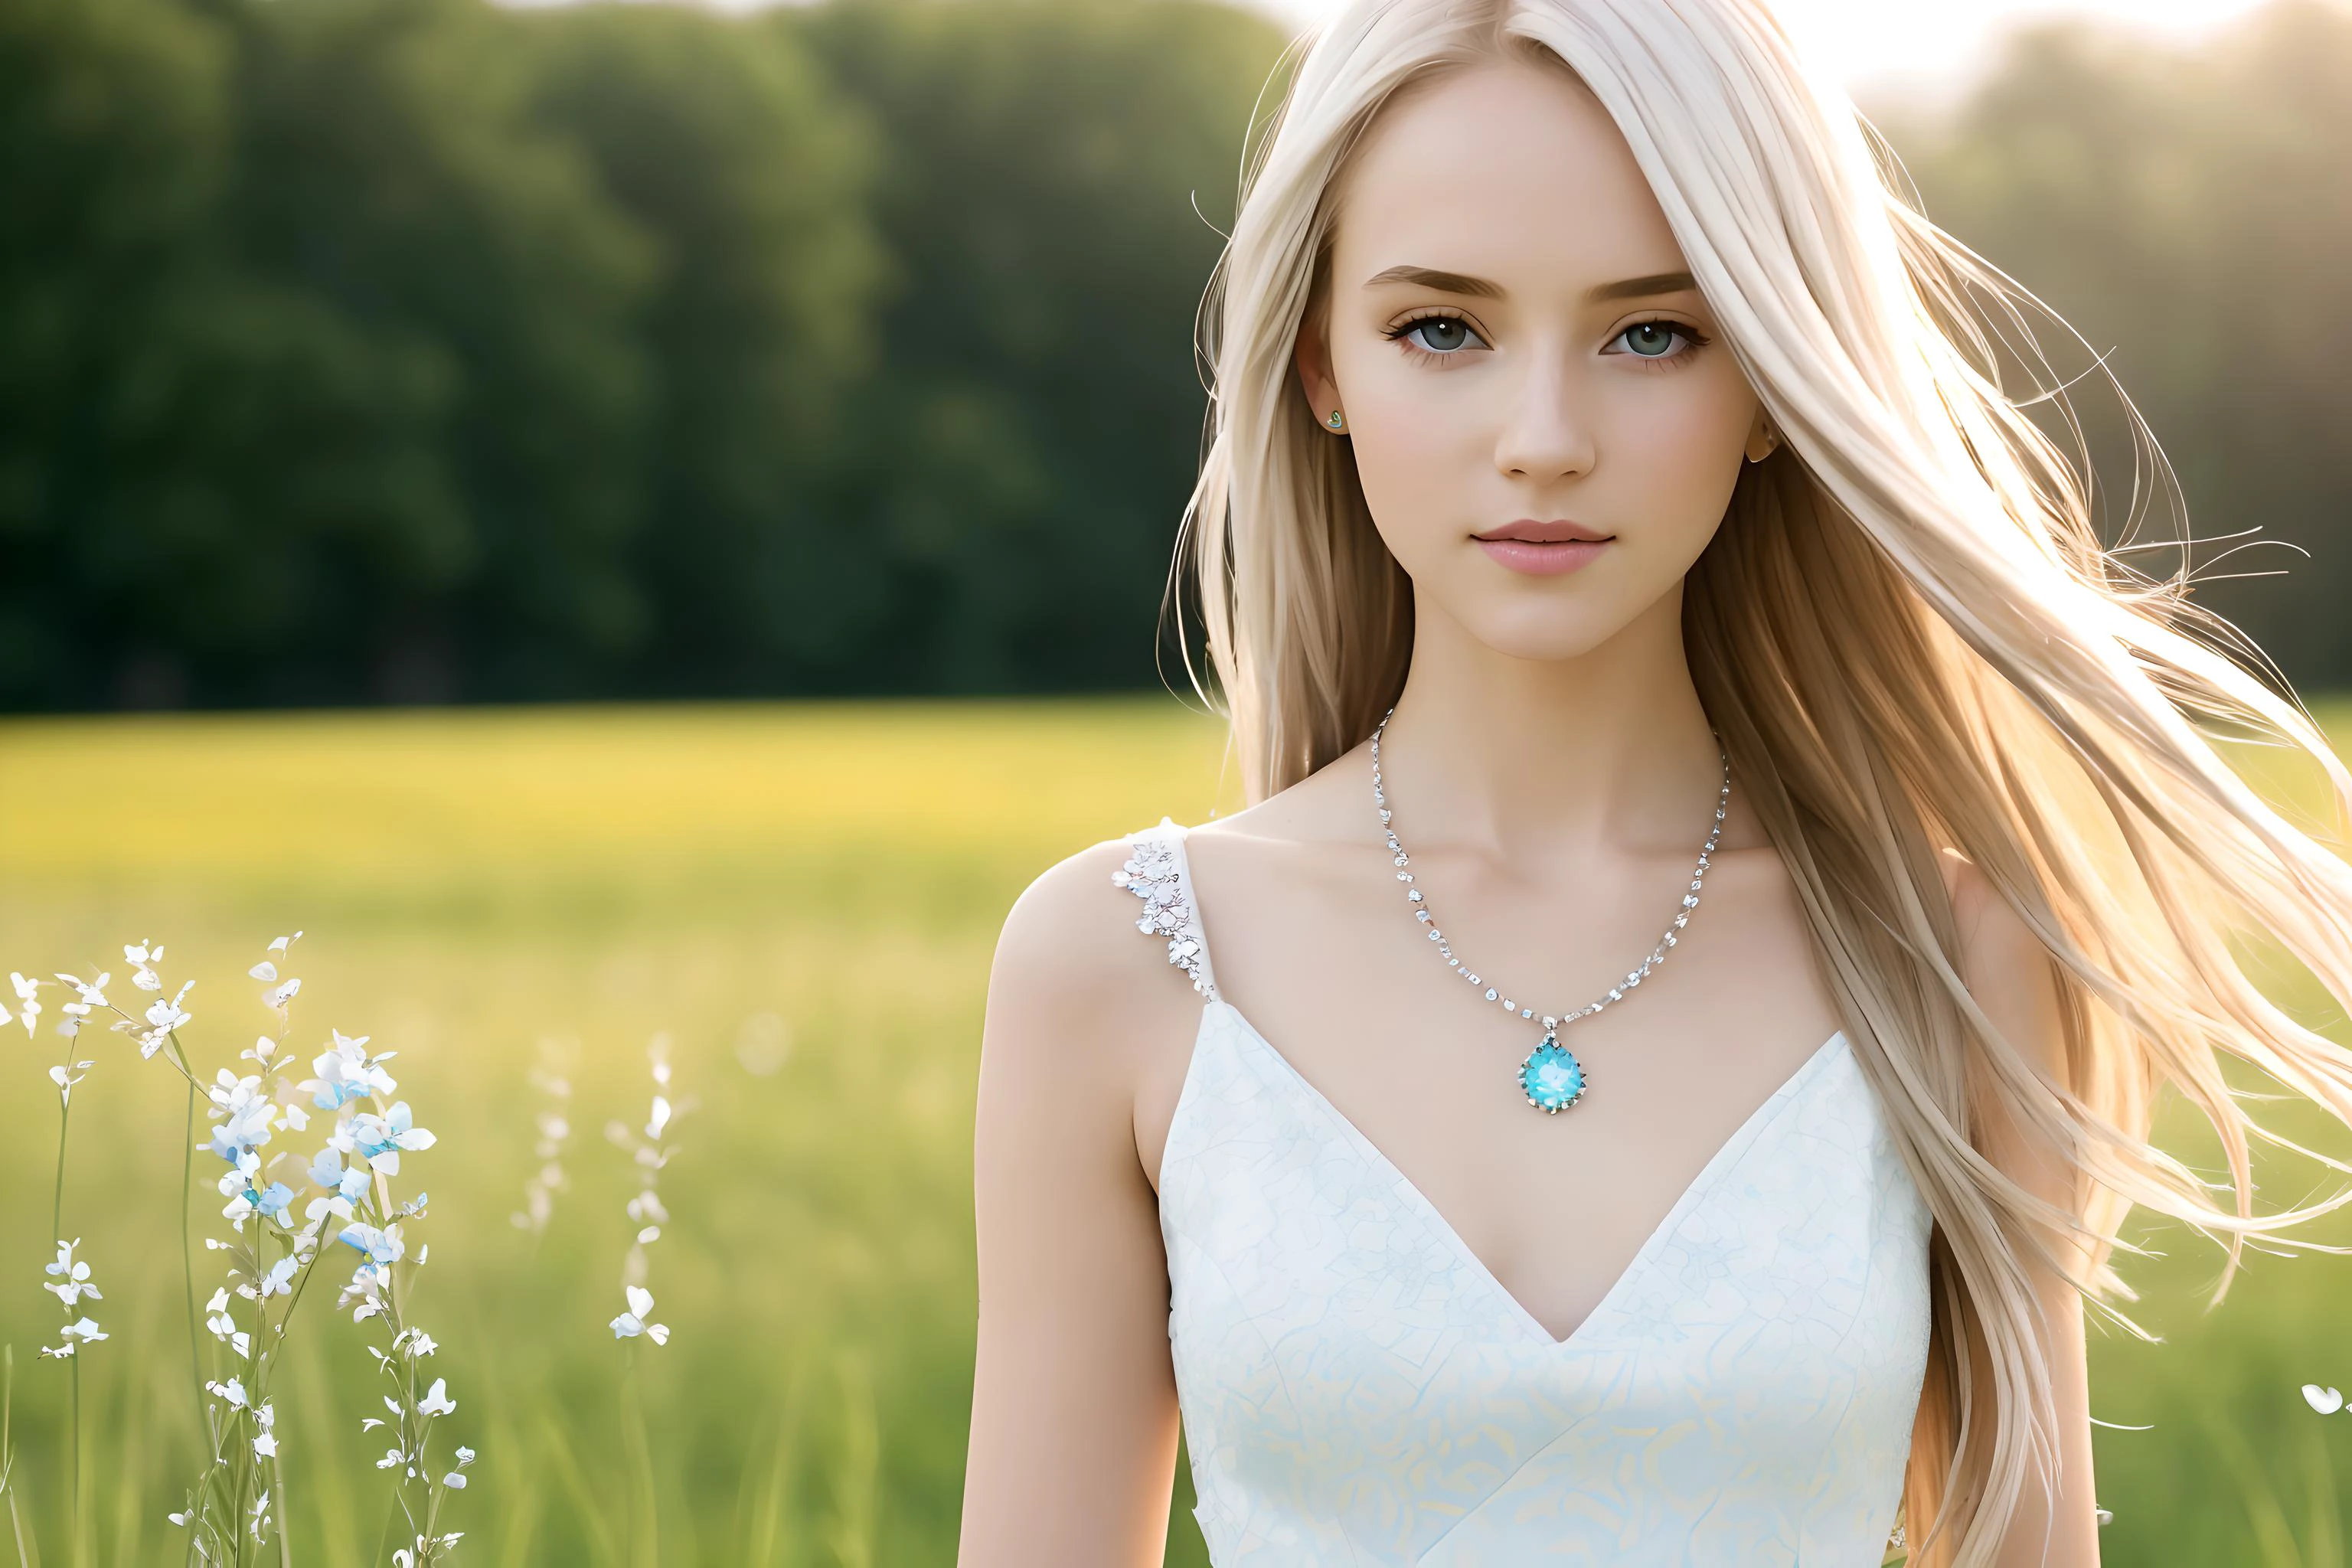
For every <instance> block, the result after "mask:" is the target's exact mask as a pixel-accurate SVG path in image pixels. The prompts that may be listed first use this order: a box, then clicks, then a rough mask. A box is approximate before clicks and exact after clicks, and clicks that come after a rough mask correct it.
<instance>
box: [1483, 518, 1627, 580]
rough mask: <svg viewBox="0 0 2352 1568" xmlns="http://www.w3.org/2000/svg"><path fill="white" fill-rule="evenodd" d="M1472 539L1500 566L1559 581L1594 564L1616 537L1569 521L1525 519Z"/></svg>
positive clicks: (1490, 530)
mask: <svg viewBox="0 0 2352 1568" xmlns="http://www.w3.org/2000/svg"><path fill="white" fill-rule="evenodd" d="M1471 538H1472V539H1474V540H1475V541H1476V542H1477V544H1478V548H1479V549H1481V550H1483V551H1485V552H1486V555H1487V558H1488V559H1489V560H1491V561H1493V562H1494V563H1496V565H1498V566H1502V567H1504V568H1506V569H1507V570H1509V571H1513V572H1517V573H1519V574H1523V575H1525V576H1529V577H1556V576H1558V575H1559V574H1561V573H1563V572H1573V571H1575V570H1577V569H1578V568H1579V567H1581V566H1588V565H1590V564H1591V563H1593V562H1594V561H1595V560H1597V559H1599V558H1600V556H1601V552H1602V551H1604V550H1606V549H1608V548H1609V545H1610V543H1611V542H1612V541H1613V540H1614V539H1615V538H1616V535H1615V534H1612V533H1604V532H1602V531H1601V530H1600V529H1597V528H1590V527H1587V526H1586V525H1585V524H1583V523H1580V522H1574V521H1569V520H1567V519H1559V520H1557V521H1549V522H1546V521H1539V520H1538V519H1535V518H1531V517H1523V518H1519V519H1517V521H1512V522H1507V523H1505V524H1503V526H1502V527H1500V528H1490V529H1488V530H1486V531H1485V532H1483V533H1475V534H1472V535H1471Z"/></svg>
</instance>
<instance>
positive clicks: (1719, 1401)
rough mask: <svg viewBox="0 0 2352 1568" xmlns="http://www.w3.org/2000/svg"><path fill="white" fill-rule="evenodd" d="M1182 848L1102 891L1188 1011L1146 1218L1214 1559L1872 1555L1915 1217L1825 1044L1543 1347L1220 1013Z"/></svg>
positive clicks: (1920, 1266) (1756, 1561) (1497, 1287)
mask: <svg viewBox="0 0 2352 1568" xmlns="http://www.w3.org/2000/svg"><path fill="white" fill-rule="evenodd" d="M1183 831H1184V830H1183V829H1182V828H1181V827H1178V826H1174V825H1173V824H1171V823H1166V822H1163V823H1162V824H1161V825H1160V826H1159V827H1157V828H1153V829H1150V830H1148V831H1146V832H1144V833H1140V834H1137V835H1135V836H1134V838H1133V839H1132V841H1131V842H1132V845H1133V850H1134V853H1133V857H1132V858H1130V859H1129V862H1128V866H1127V869H1126V871H1125V873H1124V874H1123V877H1122V881H1123V884H1124V885H1126V886H1128V887H1129V889H1131V890H1132V891H1133V892H1135V894H1136V895H1137V896H1138V897H1139V898H1140V899H1142V900H1144V910H1143V912H1142V917H1141V919H1140V920H1139V921H1138V922H1137V923H1138V925H1139V927H1140V928H1141V929H1143V930H1144V931H1147V932H1149V933H1150V934H1153V935H1156V936H1160V937H1164V938H1165V939H1167V942H1168V952H1169V960H1170V962H1171V963H1176V964H1178V965H1179V966H1180V967H1181V968H1183V969H1184V970H1185V972H1186V973H1189V974H1190V975H1191V976H1192V982H1193V984H1194V987H1195V988H1196V989H1197V990H1199V991H1200V992H1201V994H1202V997H1203V998H1204V999H1205V1005H1204V1006H1203V1008H1202V1015H1201V1028H1200V1034H1199V1036H1198V1037H1197V1039H1196V1040H1195V1042H1194V1045H1193V1050H1192V1064H1191V1068H1190V1070H1189V1071H1188V1073H1187V1074H1186V1076H1185V1079H1184V1088H1183V1091H1182V1094H1181V1098H1180V1099H1179V1100H1178V1102H1177V1106H1176V1112H1175V1118H1174V1121H1172V1122H1171V1125H1170V1127H1169V1131H1168V1144H1167V1152H1166V1155H1165V1157H1164V1158H1163V1160H1162V1162H1161V1164H1160V1233H1161V1236H1162V1237H1163V1238H1164V1240H1165V1242H1166V1244H1167V1248H1168V1277H1169V1285H1170V1292H1169V1312H1168V1333H1169V1339H1170V1341H1171V1345H1172V1349H1173V1353H1174V1359H1175V1370H1176V1384H1177V1391H1178V1395H1179V1398H1180V1400H1181V1405H1182V1409H1183V1421H1184V1436H1185V1440H1186V1443H1187V1446H1188V1447H1190V1449H1191V1452H1192V1479H1193V1484H1194V1487H1195V1489H1196V1490H1197V1491H1198V1493H1199V1496H1200V1504H1199V1506H1198V1507H1197V1508H1196V1509H1195V1510H1193V1514H1194V1517H1195V1518H1196V1519H1198V1520H1199V1521H1200V1525H1201V1530H1202V1534H1203V1535H1205V1536H1206V1537H1207V1540H1208V1546H1209V1556H1210V1560H1211V1561H1212V1562H1213V1563H1215V1564H1216V1565H1217V1568H1244V1565H1245V1564H1246V1565H1251V1568H1264V1565H1272V1564H1283V1565H1286V1568H1288V1565H1296V1564H1310V1563H1311V1564H1322V1563H1331V1564H1371V1563H1383V1564H1386V1563H1400V1564H1403V1563H1410V1564H1418V1565H1420V1568H1470V1565H1472V1564H1478V1565H1482V1568H1483V1565H1488V1564H1518V1563H1531V1562H1535V1561H1538V1560H1541V1561H1547V1562H1563V1563H1605V1564H1609V1565H1611V1568H1669V1565H1674V1568H1763V1565H1767V1564H1802V1565H1804V1568H1878V1564H1879V1563H1880V1561H1881V1559H1882V1558H1883V1556H1884V1555H1885V1545H1886V1542H1887V1536H1888V1532H1889V1531H1890V1530H1891V1529H1892V1528H1893V1526H1894V1523H1895V1510H1896V1505H1897V1501H1898V1499H1899V1496H1900V1493H1901V1490H1902V1472H1903V1466H1904V1462H1905V1459H1906V1456H1907V1455H1908V1453H1909V1450H1910V1439H1911V1425H1912V1419H1913V1416H1914V1415H1915V1414H1916V1410H1917V1405H1918V1398H1919V1389H1920V1382H1921V1378H1922V1375H1923V1373H1924V1372H1925V1369H1926V1364H1927V1331H1928V1294H1927V1233H1928V1215H1927V1208H1926V1205H1925V1204H1924V1203H1923V1202H1922V1201H1921V1199H1920V1197H1919V1194H1918V1192H1917V1189H1916V1187H1915V1186H1914V1185H1913V1184H1912V1182H1911V1179H1910V1176H1909V1173H1908V1172H1907V1171H1906V1169H1905V1167H1904V1164H1903V1163H1902V1160H1901V1158H1900V1157H1899V1156H1898V1154H1897V1153H1896V1152H1895V1147H1894V1145H1893V1143H1892V1142H1891V1141H1890V1139H1889V1138H1888V1135H1887V1132H1886V1129H1885V1124H1884V1122H1883V1121H1882V1119H1881V1117H1880V1114H1879V1110H1878V1104H1877V1099H1876V1097H1875V1095H1874V1093H1873V1092H1872V1090H1871V1089H1870V1087H1869V1085H1868V1083H1867V1082H1866V1081H1865V1080H1864V1078H1863V1076H1862V1072H1861V1068H1860V1067H1859V1066H1858V1065H1857V1064H1856V1062H1855V1061H1854V1058H1853V1053H1852V1051H1851V1050H1850V1049H1849V1047H1848V1046H1847V1043H1846V1040H1845V1037H1844V1036H1843V1034H1839V1035H1833V1036H1832V1037H1830V1039H1829V1040H1827V1041H1826V1042H1824V1043H1823V1044H1822V1047H1821V1048H1820V1049H1819V1050H1818V1051H1816V1052H1815V1053H1814V1054H1813V1056H1812V1057H1811V1059H1809V1060H1808V1061H1807V1062H1806V1063H1805V1064H1804V1066H1802V1067H1801V1068H1798V1069H1797V1071H1796V1073H1795V1074H1794V1076H1792V1077H1791V1078H1790V1079H1789V1080H1788V1082H1787V1083H1785V1084H1783V1085H1782V1086H1781V1088H1780V1090H1779V1091H1778V1092H1776V1093H1775V1094H1774V1095H1773V1096H1772V1097H1771V1098H1770V1099H1769V1100H1767V1101H1765V1103H1764V1104H1763V1105H1762V1106H1761V1107H1759V1109H1758V1110H1756V1112H1755V1113H1754V1114H1753V1115H1751V1116H1750V1117H1749V1118H1748V1121H1746V1123H1744V1124H1743V1125H1742V1126H1741V1127H1740V1128H1739V1130H1738V1131H1737V1132H1734V1133H1733V1134H1732V1135H1731V1138H1730V1140H1729V1141H1728V1142H1726V1143H1725V1144H1724V1145H1723V1147H1722V1148H1721V1149H1720V1150H1718V1151H1717V1152H1716V1154H1715V1156H1714V1157H1713V1158H1712V1159H1711V1160H1710V1161H1709V1162H1708V1163H1707V1164H1706V1169H1704V1170H1703V1171H1701V1172H1700V1173H1699V1175H1698V1177H1697V1179H1696V1181H1694V1182H1692V1183H1691V1184H1690V1186H1689V1188H1688V1189H1687V1190H1686V1191H1685V1192H1684V1194H1683V1195H1682V1196H1681V1198H1680V1199H1678V1200H1677V1201H1676V1202H1675V1205H1674V1208H1673V1209H1672V1210H1671V1211H1670V1212H1669V1213H1668V1214H1667V1215H1666V1217H1665V1218H1664V1220H1663V1221H1662V1222H1661V1223H1660V1224H1659V1226H1658V1227H1657V1229H1656V1231H1655V1232H1654V1233H1653V1234H1652V1235H1651V1237H1650V1238H1649V1239H1648V1241H1647V1242H1645V1243H1644V1244H1643V1247H1642V1249H1641V1251H1640V1252H1639V1253H1638V1254H1637V1255H1636V1256H1635V1258H1634V1259H1633V1264H1632V1265H1631V1266H1630V1267H1629V1268H1627V1269H1626V1271H1625V1272H1624V1274H1623V1275H1622V1276H1621V1277H1620V1278H1619V1279H1618V1280H1617V1282H1616V1284H1615V1285H1613V1286H1612V1288H1611V1289H1610V1290H1609V1292H1608V1294H1607V1295H1606V1296H1605V1297H1604V1298H1603V1299H1602V1300H1601V1304H1600V1306H1599V1307H1598V1308H1596V1309H1595V1310H1593V1312H1592V1314H1591V1317H1590V1318H1589V1319H1588V1320H1587V1321H1585V1322H1584V1323H1583V1324H1582V1325H1581V1326H1580V1327H1579V1328H1578V1329H1577V1331H1575V1332H1574V1333H1573V1334H1571V1335H1570V1336H1569V1338H1568V1339H1566V1340H1564V1341H1556V1340H1554V1339H1553V1338H1552V1336H1551V1334H1550V1332H1549V1331H1548V1330H1546V1329H1545V1328H1544V1327H1543V1326H1542V1325H1541V1324H1540V1323H1538V1322H1537V1321H1536V1320H1535V1319H1534V1318H1533V1317H1531V1316H1530V1315H1529V1314H1528V1311H1527V1310H1526V1309H1524V1308H1523V1307H1521V1306H1520V1305H1519V1303H1518V1302H1517V1300H1515V1299H1514V1298H1513V1297H1512V1296H1511V1295H1510V1294H1509V1292H1507V1291H1506V1290H1505V1289H1503V1288H1502V1286H1501V1284H1500V1283H1499V1282H1497V1281H1496V1279H1495V1277H1494V1276H1493V1275H1492V1274H1491V1273H1490V1272H1488V1270H1487V1269H1486V1267H1485V1266H1484V1265H1483V1264H1482V1263H1480V1262H1479V1260H1478V1258H1476V1256H1475V1254H1473V1253H1472V1252H1471V1251H1470V1249H1469V1247H1467V1246H1465V1244H1464V1242H1463V1241H1462V1238H1461V1237H1458V1236H1456V1235H1455V1234H1454V1229H1453V1227H1452V1226H1449V1225H1448V1224H1447V1223H1446V1222H1445V1220H1444V1217H1443V1216H1441V1215H1439V1214H1438V1212H1437V1211H1436V1209H1434V1208H1433V1207H1432V1206H1431V1205H1430V1203H1429V1201H1428V1200H1427V1199H1426V1198H1424V1197H1423V1195H1422V1194H1421V1193H1420V1191H1419V1190H1418V1189H1417V1188H1415V1187H1414V1186H1413V1184H1412V1183H1411V1182H1410V1181H1408V1180H1407V1179H1406V1178H1405V1176H1404V1174H1403V1173H1402V1172H1400V1171H1399V1170H1398V1169H1397V1168H1396V1167H1395V1166H1394V1165H1392V1164H1391V1163H1389V1161H1388V1159H1387V1158H1386V1157H1385V1156H1384V1155H1382V1154H1381V1152H1380V1151H1379V1150H1378V1149H1377V1148H1375V1147H1373V1145H1372V1144H1371V1142H1370V1141H1369V1140H1367V1139H1366V1138H1365V1137H1364V1136H1363V1134H1362V1133H1361V1132H1360V1131H1357V1129H1356V1128H1355V1126H1354V1125H1353V1124H1352V1123H1350V1122H1349V1121H1348V1120H1347V1119H1346V1118H1345V1117H1343V1116H1342V1115H1340V1113H1339V1110H1337V1109H1336V1108H1334V1107H1333V1106H1332V1105H1331V1103H1330V1102H1329V1101H1328V1100H1326V1099H1324V1098H1323V1096H1322V1095H1321V1094H1320V1093H1318V1091H1317V1090H1316V1089H1314V1087H1313V1086H1312V1085H1310V1084H1308V1083H1307V1080H1306V1079H1303V1078H1301V1077H1300V1076H1299V1075H1298V1073H1297V1070H1296V1069H1294V1068H1292V1067H1291V1066H1290V1064H1289V1063H1288V1062H1287V1061H1286V1060H1285V1059H1284V1058H1283V1057H1282V1055H1281V1053H1280V1052H1278V1051H1277V1050H1276V1049H1275V1048H1274V1047H1273V1046H1272V1045H1271V1044H1269V1043H1268V1042H1267V1041H1266V1040H1265V1037H1262V1036H1261V1035H1259V1034H1258V1032H1257V1031H1256V1030H1255V1029H1254V1028H1253V1027H1251V1026H1250V1023H1249V1021H1248V1020H1247V1019H1246V1018H1244V1017H1243V1016H1242V1015H1241V1014H1240V1013H1239V1012H1238V1011H1236V1010H1235V1009H1234V1007H1232V1006H1231V1005H1228V1004H1226V1003H1225V1002H1224V1001H1223V999H1222V998H1220V997H1219V996H1218V994H1217V988H1216V981H1215V978H1214V974H1213V971H1212V970H1211V968H1210V965H1209V952H1208V943H1207V940H1206V937H1205V935H1204V934H1203V932H1202V930H1201V926H1200V921H1199V917H1198V915H1197V913H1196V908H1195V905H1194V902H1193V900H1192V891H1191V887H1190V883H1189V880H1188V873H1187V870H1186V868H1185V861H1184V850H1183ZM1539 1201H1547V1202H1553V1203H1557V1202H1558V1200H1557V1199H1556V1198H1547V1199H1542V1200H1539ZM1559 1208H1560V1210H1561V1213H1562V1215H1563V1216H1564V1217H1565V1218H1567V1219H1570V1220H1571V1221H1572V1218H1573V1215H1574V1205H1572V1204H1562V1205H1559ZM1573 1242H1574V1237H1573V1234H1572V1232H1570V1233H1566V1234H1564V1235H1563V1237H1562V1243H1563V1245H1573Z"/></svg>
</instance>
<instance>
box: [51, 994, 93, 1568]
mask: <svg viewBox="0 0 2352 1568" xmlns="http://www.w3.org/2000/svg"><path fill="white" fill-rule="evenodd" d="M66 1071H67V1073H68V1075H70V1074H71V1073H72V1071H73V1042H72V1041H71V1040H68V1042H67V1044H66ZM72 1122H73V1090H72V1089H70V1088H68V1089H63V1090H61V1091H60V1093H59V1094H58V1173H57V1177H56V1179H55V1180H54V1181H53V1182H52V1183H51V1184H50V1186H49V1245H50V1246H52V1247H60V1246H63V1245H64V1243H65V1238H66V1224H65V1219H66V1129H67V1128H68V1127H69V1126H71V1125H72ZM66 1282H67V1283H68V1285H70V1284H72V1282H73V1276H72V1275H71V1274H68V1275H67V1276H66ZM66 1318H67V1321H68V1322H70V1321H72V1319H73V1307H72V1305H71V1303H68V1305H67V1308H66ZM65 1344H66V1346H67V1348H68V1349H70V1350H75V1351H79V1350H81V1349H84V1348H86V1345H76V1344H74V1342H72V1341H71V1340H67V1341H65ZM71 1384H72V1389H73V1393H72V1395H71V1405H70V1425H69V1426H68V1428H67V1430H68V1436H69V1440H70V1443H71V1447H72V1452H71V1454H70V1456H69V1458H68V1470H67V1473H68V1477H69V1478H70V1479H68V1482H67V1492H66V1503H67V1509H68V1511H67V1514H66V1539H67V1540H68V1542H71V1543H72V1545H71V1551H72V1552H73V1561H74V1563H75V1564H76V1568H79V1564H80V1563H81V1562H82V1539H81V1357H80V1356H79V1354H77V1355H76V1356H75V1357H74V1362H73V1370H72V1376H71Z"/></svg>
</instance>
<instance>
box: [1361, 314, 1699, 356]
mask: <svg viewBox="0 0 2352 1568" xmlns="http://www.w3.org/2000/svg"><path fill="white" fill-rule="evenodd" d="M1431 321H1460V322H1462V324H1463V329H1464V331H1467V332H1469V333H1470V335H1471V336H1472V337H1474V338H1477V339H1478V342H1481V343H1482V344H1483V343H1485V342H1486V340H1485V339H1484V338H1479V337H1478V332H1477V329H1476V328H1475V327H1472V326H1471V325H1470V324H1469V322H1468V321H1466V320H1465V318H1464V317H1462V316H1461V315H1459V314H1457V313H1455V312H1454V311H1452V310H1424V311H1423V312H1422V313H1421V314H1419V315H1417V316H1413V317H1412V318H1410V319H1409V320H1406V321H1400V322H1398V323H1397V324H1396V325H1395V326H1393V327H1390V328H1387V329H1385V331H1384V332H1383V334H1382V335H1384V336H1385V337H1387V338H1388V340H1389V341H1390V342H1393V343H1396V344H1398V345H1399V346H1400V347H1402V349H1403V350H1404V352H1405V353H1408V354H1410V355H1412V357H1413V358H1415V359H1418V360H1430V361H1440V360H1450V359H1455V358H1459V357H1460V355H1461V353H1462V352H1463V351H1462V350H1461V349H1445V350H1438V349H1432V348H1424V347H1423V346H1422V345H1421V344H1419V343H1416V342H1413V341H1412V331H1413V329H1415V328H1416V327H1420V326H1423V325H1425V324H1426V323H1428V322H1431ZM1644 327H1664V328H1665V329H1666V330H1667V331H1670V332H1672V333H1673V334H1674V335H1675V336H1676V337H1678V338H1680V339H1682V340H1683V346H1682V347H1681V348H1679V349H1676V350H1675V351H1674V352H1673V353H1663V354H1637V353H1633V352H1632V351H1630V350H1628V351H1626V353H1624V354H1623V356H1622V357H1624V358H1626V359H1631V360H1636V361H1639V362H1640V363H1642V364H1643V365H1644V366H1646V367H1648V368H1652V369H1661V370H1662V369H1664V368H1666V367H1667V366H1670V365H1678V364H1680V363H1683V362H1684V361H1685V360H1687V359H1689V358H1690V357H1691V356H1692V355H1694V354H1696V353H1698V351H1699V350H1701V349H1703V348H1706V346H1707V345H1708V344H1709V343H1712V342H1714V341H1715V340H1714V339H1713V338H1710V337H1708V336H1707V335H1706V333H1705V332H1702V331H1699V330H1698V329H1697V328H1696V327H1694V326H1692V325H1691V324H1690V323H1688V322H1687V321H1668V320H1666V319H1665V318H1664V317H1654V318H1652V319H1650V320H1648V321H1634V322H1632V323H1630V324H1628V325H1627V326H1626V327H1625V328H1624V329H1623V330H1622V331H1619V332H1618V333H1617V334H1616V335H1615V336H1613V337H1612V338H1611V339H1610V340H1609V342H1611V343H1612V344H1613V343H1618V342H1622V341H1623V340H1624V339H1625V337H1626V336H1627V334H1629V333H1632V332H1638V331H1641V330H1642V329H1643V328H1644ZM1602 352H1603V353H1607V352H1608V351H1607V350H1606V349H1603V351H1602Z"/></svg>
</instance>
